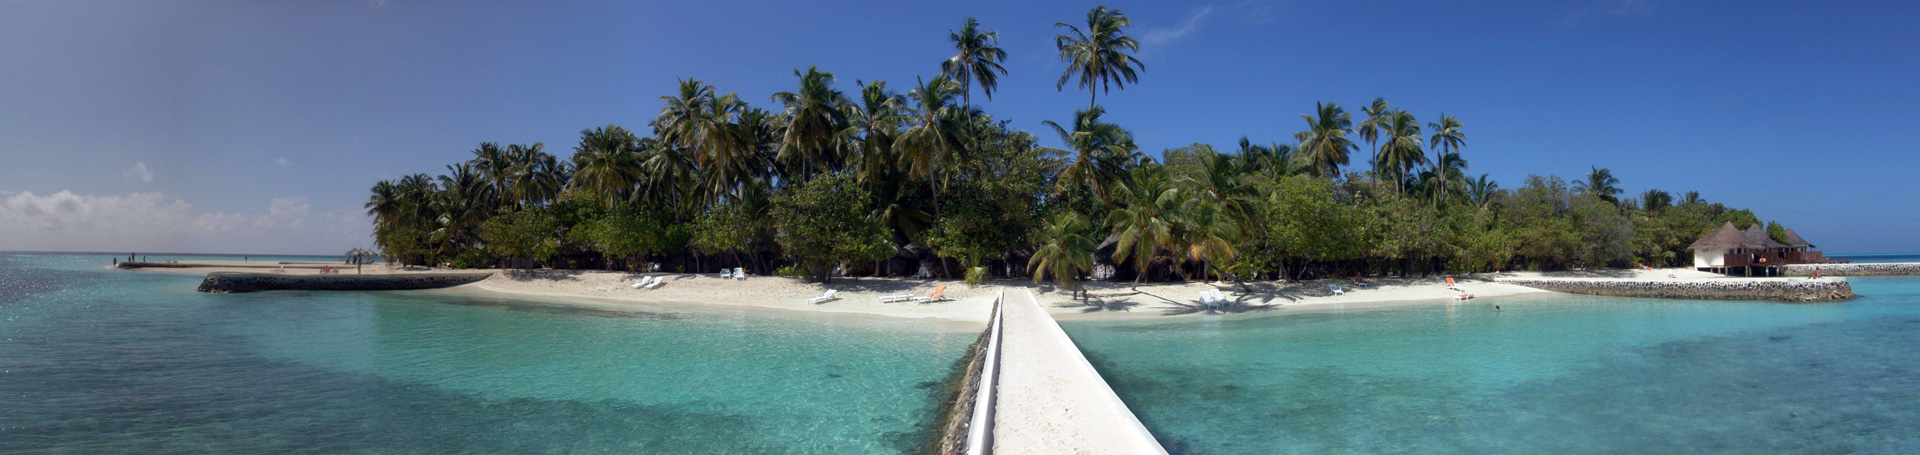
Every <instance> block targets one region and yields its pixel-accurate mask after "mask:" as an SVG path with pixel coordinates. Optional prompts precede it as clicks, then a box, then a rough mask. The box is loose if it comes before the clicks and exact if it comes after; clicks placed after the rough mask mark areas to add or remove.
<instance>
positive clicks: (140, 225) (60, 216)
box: [0, 191, 372, 254]
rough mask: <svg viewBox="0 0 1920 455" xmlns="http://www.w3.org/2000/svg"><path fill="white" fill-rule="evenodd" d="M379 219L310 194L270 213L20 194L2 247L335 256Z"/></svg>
mask: <svg viewBox="0 0 1920 455" xmlns="http://www.w3.org/2000/svg"><path fill="white" fill-rule="evenodd" d="M371 230H372V227H371V222H370V221H369V220H368V219H367V217H366V215H365V214H363V213H358V211H355V210H351V209H340V210H327V211H316V210H315V209H314V208H313V206H312V203H311V202H310V201H308V199H307V198H304V197H289V198H281V199H274V200H273V201H272V202H271V203H270V204H269V205H268V207H267V208H266V213H264V214H246V213H225V212H205V211H201V210H198V209H195V208H194V206H193V204H191V203H188V202H187V201H185V200H183V199H179V198H176V197H172V196H167V195H164V194H161V193H132V194H127V195H109V196H92V195H79V194H74V193H73V192H70V191H61V192H58V193H54V194H49V195H45V196H42V195H37V194H34V193H33V192H31V191H28V192H20V193H12V194H10V195H7V196H6V197H5V199H4V200H0V250H30V251H116V252H117V251H123V250H124V251H155V252H208V253H287V254H295V253H309V254H334V253H338V252H340V251H346V250H347V249H349V248H354V247H364V246H367V244H368V243H370V242H371V241H372V240H371V238H369V237H368V235H369V233H370V232H371Z"/></svg>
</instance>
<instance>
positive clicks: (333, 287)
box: [200, 272, 493, 293]
mask: <svg viewBox="0 0 1920 455" xmlns="http://www.w3.org/2000/svg"><path fill="white" fill-rule="evenodd" d="M490 276H493V272H448V273H392V274H366V275H347V274H337V275H287V274H281V273H247V272H213V273H209V274H207V279H206V280H203V281H201V282H200V292H222V293H225V292H256V291H401V290H411V289H438V288H448V287H454V286H459V285H462V284H467V283H473V282H476V281H480V280H484V279H487V277H490Z"/></svg>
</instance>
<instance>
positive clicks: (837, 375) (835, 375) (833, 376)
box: [827, 373, 840, 378]
mask: <svg viewBox="0 0 1920 455" xmlns="http://www.w3.org/2000/svg"><path fill="white" fill-rule="evenodd" d="M827 377H829V378H837V377H840V373H827Z"/></svg>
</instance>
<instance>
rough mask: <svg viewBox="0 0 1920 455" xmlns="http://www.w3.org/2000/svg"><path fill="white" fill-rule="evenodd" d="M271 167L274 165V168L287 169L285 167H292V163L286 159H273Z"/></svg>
mask: <svg viewBox="0 0 1920 455" xmlns="http://www.w3.org/2000/svg"><path fill="white" fill-rule="evenodd" d="M273 165H274V166H280V167H287V166H292V165H293V162H292V161H287V159H286V158H285V157H281V158H275V159H274V160H273Z"/></svg>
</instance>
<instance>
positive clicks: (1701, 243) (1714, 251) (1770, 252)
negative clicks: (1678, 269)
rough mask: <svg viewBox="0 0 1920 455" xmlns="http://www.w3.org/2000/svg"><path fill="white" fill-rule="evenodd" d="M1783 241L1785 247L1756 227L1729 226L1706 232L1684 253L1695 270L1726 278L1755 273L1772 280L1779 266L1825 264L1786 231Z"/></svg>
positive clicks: (1817, 255)
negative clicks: (1690, 255)
mask: <svg viewBox="0 0 1920 455" xmlns="http://www.w3.org/2000/svg"><path fill="white" fill-rule="evenodd" d="M1787 240H1788V243H1780V242H1779V241H1777V240H1774V239H1773V238H1772V237H1769V236H1767V231H1766V229H1763V228H1761V227H1760V225H1758V224H1755V225H1753V226H1748V227H1747V229H1746V230H1744V231H1743V230H1740V229H1738V228H1735V227H1733V223H1731V222H1729V223H1727V224H1725V225H1722V226H1720V227H1718V228H1715V229H1713V230H1710V231H1707V233H1706V235H1703V236H1700V240H1695V241H1694V242H1693V245H1690V246H1688V247H1687V249H1690V250H1693V267H1694V268H1695V269H1697V270H1701V271H1708V272H1715V273H1724V274H1728V275H1732V274H1735V273H1739V274H1741V275H1745V276H1753V275H1754V274H1755V273H1756V272H1758V273H1759V274H1760V275H1763V276H1772V275H1777V274H1778V273H1779V266H1782V265H1787V264H1824V263H1827V262H1829V261H1827V260H1826V258H1825V256H1824V255H1822V254H1821V253H1820V252H1818V251H1810V249H1811V248H1813V245H1812V244H1809V243H1807V241H1806V240H1805V239H1802V238H1800V234H1799V233H1796V232H1793V230H1791V229H1789V230H1787Z"/></svg>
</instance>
